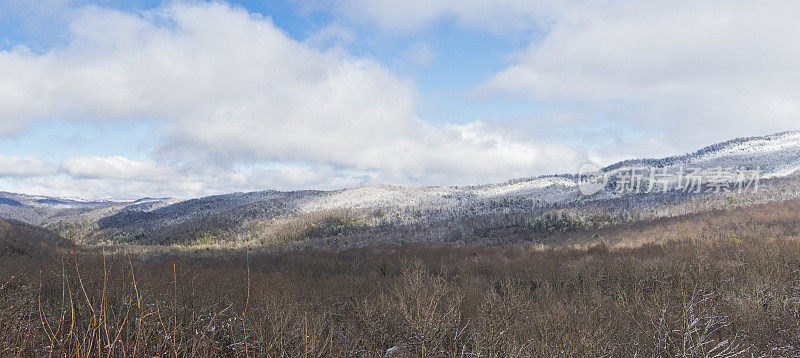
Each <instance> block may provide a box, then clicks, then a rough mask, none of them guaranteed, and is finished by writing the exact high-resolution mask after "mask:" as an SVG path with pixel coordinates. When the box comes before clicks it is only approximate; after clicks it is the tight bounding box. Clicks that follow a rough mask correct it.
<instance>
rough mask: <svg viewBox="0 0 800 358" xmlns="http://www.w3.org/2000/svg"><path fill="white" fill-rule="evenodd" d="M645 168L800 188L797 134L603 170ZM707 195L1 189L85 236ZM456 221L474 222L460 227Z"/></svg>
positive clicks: (244, 236) (764, 195) (339, 228)
mask: <svg viewBox="0 0 800 358" xmlns="http://www.w3.org/2000/svg"><path fill="white" fill-rule="evenodd" d="M642 166H649V167H658V168H676V167H680V166H682V167H691V168H702V169H710V168H715V167H725V168H739V167H747V168H761V169H762V170H763V171H764V175H765V177H767V178H773V179H774V180H772V181H765V182H764V183H763V189H764V190H763V191H762V192H761V193H759V194H758V195H751V196H749V197H747V198H746V200H748V202H750V201H753V202H755V201H759V202H764V201H770V200H783V199H786V198H792V197H794V196H796V195H799V194H797V192H799V191H800V189H796V188H797V187H798V185H797V180H795V179H793V178H794V177H787V176H788V175H790V174H792V173H794V172H796V171H797V170H798V169H800V132H785V133H779V134H775V135H771V136H764V137H751V138H741V139H734V140H731V141H727V142H723V143H719V144H715V145H712V146H709V147H706V148H703V149H701V150H699V151H696V152H694V153H690V154H686V155H681V156H674V157H667V158H660V159H638V160H629V161H623V162H620V163H616V164H613V165H610V166H608V167H606V168H604V169H603V171H604V172H606V173H607V174H608V175H609V176H611V177H614V176H619V175H621V173H623V172H624V171H625V170H627V169H629V168H634V167H642ZM782 178H784V179H782ZM787 188H789V189H787ZM705 196H706V194H705V193H702V194H687V193H681V192H677V191H674V192H669V193H650V194H648V195H642V193H637V194H635V195H634V194H632V193H620V192H614V191H611V190H606V191H604V192H601V193H599V194H596V195H592V196H588V197H587V196H583V195H582V194H581V193H580V192H579V190H578V187H577V183H576V176H575V175H557V176H544V177H535V178H524V179H516V180H511V181H508V182H506V183H500V184H486V185H477V186H461V187H456V186H429V187H414V186H393V185H378V186H369V187H361V188H354V189H343V190H336V191H294V192H278V191H262V192H251V193H233V194H227V195H217V196H210V197H204V198H198V199H191V200H180V199H152V198H146V199H141V200H137V201H126V202H114V201H83V200H76V199H60V198H50V197H40V196H26V195H21V194H13V193H0V217H6V218H10V219H15V220H20V221H24V222H27V223H30V224H35V225H42V226H46V227H49V228H53V229H54V230H56V231H58V232H60V233H62V234H64V235H65V236H67V237H69V238H71V239H73V240H75V241H80V242H86V243H91V242H101V241H110V242H134V243H143V244H171V243H187V242H195V243H197V242H202V243H210V242H219V241H253V240H255V241H259V242H285V241H287V240H288V241H292V240H302V239H303V238H308V237H326V236H330V235H336V236H342V235H345V236H359V235H361V236H368V235H372V236H373V237H374V236H377V235H382V236H385V237H395V236H397V235H398V234H397V233H398V232H407V233H408V234H407V235H406V236H408V235H412V232H414V233H413V236H414V239H426V238H424V237H421V236H422V235H428V236H431V237H435V238H436V239H437V240H440V239H452V238H453V237H456V236H463V235H473V234H474V233H475V232H477V231H480V230H483V229H482V227H483V228H492V227H502V226H504V225H505V226H509V225H512V226H513V225H532V223H533V222H535V221H537V220H540V218H541V217H542V216H543V215H545V214H546V213H548V212H551V211H553V210H562V211H563V210H566V209H569V210H571V211H572V212H573V214H574V213H575V212H584V213H585V212H592V213H593V214H574V215H579V216H582V217H584V218H582V219H581V220H586V219H585V217H586V216H587V215H597V214H596V212H598V211H602V212H604V214H603V215H605V216H606V217H610V216H613V215H618V216H620V217H631V216H641V215H669V213H670V212H674V211H675V210H676V209H675V208H676V207H677V206H680V205H683V206H684V207H686V205H688V204H685V203H688V202H690V201H692V200H698V197H705ZM725 200H729V199H725ZM581 208H583V209H581ZM576 210H577V211H576ZM680 210H689V209H685V208H684V209H680ZM623 212H624V213H623ZM604 220H606V219H604ZM609 220H610V219H609ZM484 221H485V222H486V223H485V224H476V223H478V222H484ZM459 225H460V226H462V227H463V226H465V225H466V226H469V227H471V228H472V229H470V230H460V229H459V228H458V227H459ZM481 225H483V226H481ZM398 228H401V229H398ZM437 228H438V229H437ZM437 230H438V231H437ZM421 233H422V234H421ZM456 233H457V234H456ZM400 236H402V235H400Z"/></svg>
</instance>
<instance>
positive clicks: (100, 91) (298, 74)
mask: <svg viewBox="0 0 800 358" xmlns="http://www.w3.org/2000/svg"><path fill="white" fill-rule="evenodd" d="M72 18H73V20H72V22H71V25H70V32H71V40H70V41H69V43H68V44H66V45H65V46H64V47H63V48H58V49H54V50H51V51H49V52H46V53H44V54H35V53H31V52H28V51H26V50H25V49H15V50H12V51H8V52H3V53H0V123H4V124H5V125H6V126H5V127H4V126H0V131H4V132H5V133H8V132H11V131H13V130H14V129H17V128H20V127H23V126H24V125H25V124H26V123H29V122H31V121H35V120H38V119H41V118H48V117H59V118H67V119H69V120H95V121H104V120H130V119H131V118H148V119H152V120H155V121H159V122H161V123H163V126H160V127H159V128H163V130H164V131H165V132H164V133H162V136H161V137H164V138H166V140H165V141H164V142H162V144H161V150H160V151H159V152H158V153H159V155H158V158H157V161H156V162H148V161H146V162H141V161H133V160H130V159H126V158H123V157H75V158H68V159H65V160H64V161H63V162H62V165H61V167H62V172H63V173H66V174H69V175H70V176H71V178H70V179H69V180H80V179H86V178H97V179H100V178H104V179H108V180H123V181H125V180H127V181H131V182H137V183H146V182H150V183H152V182H159V183H172V182H176V181H181V180H182V181H185V182H197V183H200V184H198V185H197V186H195V188H196V189H197V190H198V192H199V191H203V192H205V191H208V190H214V189H213V188H225V189H230V188H233V187H236V186H237V185H232V184H231V183H230V182H228V180H229V179H230V180H234V182H236V181H237V180H238V182H241V183H242V185H241V186H242V187H247V186H248V185H251V187H249V188H250V189H263V188H265V187H264V186H257V185H258V184H259V183H254V182H252V181H248V179H247V178H246V177H247V175H248V174H244V173H238V174H235V175H234V176H233V177H227V176H224V175H222V176H212V179H208V178H205V179H201V178H199V177H198V174H197V173H200V172H203V173H205V172H204V171H201V170H199V169H198V168H202V167H203V166H207V165H211V164H213V163H227V164H214V165H212V167H213V168H215V170H222V171H230V170H231V169H230V168H231V163H250V164H251V165H254V166H258V165H261V164H275V165H277V166H278V167H279V168H280V167H287V168H292V167H294V166H296V165H301V166H302V167H303V168H310V169H309V170H311V171H313V172H317V173H319V172H323V173H326V174H327V175H328V176H327V178H326V182H325V183H322V182H319V181H316V183H317V184H319V185H321V186H327V184H329V183H339V184H344V183H357V182H359V183H360V182H364V181H366V182H368V183H374V182H376V181H378V182H381V181H384V182H386V181H388V182H394V183H425V184H432V183H448V184H450V183H476V182H485V181H489V180H506V179H508V178H510V177H518V176H529V175H535V174H539V173H544V172H552V171H566V170H571V169H572V168H573V167H576V166H577V163H578V162H579V161H580V160H582V159H583V158H584V157H585V153H583V152H582V151H579V150H575V149H572V148H569V147H566V146H563V145H551V144H546V143H545V144H539V143H533V142H531V141H529V140H525V139H520V138H516V139H512V138H510V137H509V136H507V135H505V134H504V133H501V132H499V131H496V130H492V129H491V128H489V127H488V126H486V125H485V124H482V123H471V124H467V125H444V126H442V125H433V124H430V123H427V122H425V121H423V120H420V119H419V118H417V117H416V115H415V111H414V107H415V102H416V100H415V96H416V95H417V94H416V93H415V90H414V88H413V86H412V85H411V84H410V83H409V82H408V81H405V80H403V79H400V78H398V77H397V76H395V75H394V74H393V73H392V72H390V71H389V70H387V69H386V68H384V67H383V66H381V65H379V64H377V63H375V62H374V61H371V60H369V59H365V58H359V57H354V56H351V55H349V54H347V53H345V52H344V51H343V50H342V49H341V48H338V47H335V48H333V49H330V50H318V49H317V48H315V47H314V46H312V45H309V44H308V43H303V42H297V41H295V40H292V39H290V38H288V37H287V36H286V35H285V34H284V33H283V32H282V31H281V30H279V29H278V28H276V27H275V26H274V25H273V24H272V22H271V21H270V19H268V18H264V17H261V16H259V15H254V14H249V13H247V12H246V11H244V10H242V9H238V8H232V7H230V6H228V5H224V4H219V3H211V4H206V3H172V4H170V5H166V6H165V7H161V8H158V9H156V10H152V11H149V12H145V13H142V14H131V13H127V12H120V11H112V10H105V9H100V8H95V7H87V8H83V9H81V10H79V11H78V13H77V14H75V15H74V16H72ZM184 154H186V155H187V156H190V157H192V158H193V159H191V160H189V159H186V158H184V157H183V155H184ZM209 159H211V161H209ZM178 162H180V163H182V164H181V165H180V168H179V169H170V168H175V166H174V165H173V163H178ZM163 163H168V164H163ZM209 163H211V164H209ZM281 173H282V174H283V175H284V177H287V175H288V174H291V173H288V174H287V173H286V172H280V170H278V172H277V174H281ZM301 173H302V172H301ZM273 174H276V173H273ZM249 175H255V174H254V173H250V174H249ZM294 175H295V176H296V175H297V174H296V173H295V174H294ZM242 176H244V177H245V178H242ZM289 176H290V175H289ZM302 176H312V177H314V176H313V175H312V174H310V173H305V174H302ZM175 178H178V179H177V180H176V179H175ZM214 178H219V179H214ZM231 178H233V179H231ZM237 178H238V179H237ZM348 178H349V179H348ZM353 178H359V179H357V180H356V179H353ZM195 179H197V180H195ZM215 180H218V182H217V183H215V182H214V181H215ZM354 180H355V181H354ZM298 182H300V184H299V186H300V185H303V184H302V181H298ZM312 182H313V181H312ZM274 183H275V182H274V181H273V182H268V183H266V184H267V185H268V184H274ZM53 185H56V184H53ZM162 185H165V186H167V185H166V184H162ZM215 185H216V186H215ZM56 186H57V185H56ZM209 188H211V189H209ZM176 190H183V189H181V188H178V189H176Z"/></svg>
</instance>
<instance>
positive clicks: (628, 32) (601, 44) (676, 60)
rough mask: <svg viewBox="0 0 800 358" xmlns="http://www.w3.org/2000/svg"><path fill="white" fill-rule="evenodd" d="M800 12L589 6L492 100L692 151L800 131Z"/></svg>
mask: <svg viewBox="0 0 800 358" xmlns="http://www.w3.org/2000/svg"><path fill="white" fill-rule="evenodd" d="M799 12H800V3H798V2H795V1H779V0H776V1H762V2H750V1H701V2H697V1H641V2H586V3H582V4H580V5H576V6H574V7H572V8H571V9H570V11H566V12H563V13H560V14H557V15H556V16H554V20H553V23H552V25H551V27H550V30H549V31H548V32H547V33H546V34H545V36H544V38H543V39H542V40H541V41H535V42H533V43H532V44H531V45H530V47H529V48H527V49H526V50H524V51H522V52H520V53H518V54H517V55H516V56H515V57H514V61H513V63H512V64H511V65H510V66H509V67H508V68H507V69H505V70H504V71H502V72H500V73H499V74H497V75H496V76H495V77H494V78H493V79H492V80H491V81H489V83H487V85H486V86H485V87H484V88H483V90H484V91H489V92H492V91H494V92H498V91H499V92H504V93H511V94H514V95H516V96H521V97H523V98H529V99H531V100H534V101H536V102H539V103H557V104H561V105H565V107H572V108H581V110H582V111H591V112H594V115H595V116H604V117H606V118H609V117H610V118H614V119H615V120H617V121H619V122H620V123H622V125H623V126H625V127H627V128H628V129H632V130H633V131H638V132H642V133H649V134H651V135H652V137H653V138H657V139H660V140H664V141H668V142H672V143H674V144H675V145H676V147H677V148H680V149H681V150H690V149H693V148H695V147H697V146H699V145H702V144H707V143H710V142H714V141H718V140H723V139H728V138H731V137H735V136H747V135H756V134H769V133H773V132H777V131H782V130H788V129H800V121H798V117H800V68H799V67H798V66H797V65H796V64H797V63H798V62H799V61H800V43H798V42H797V41H796V40H795V37H796V34H798V33H800V23H799V22H797V21H796V16H795V15H796V14H797V13H799ZM592 119H593V118H584V120H583V121H582V122H580V123H579V124H581V125H586V124H587V123H588V122H589V121H590V120H592ZM661 154H663V153H661Z"/></svg>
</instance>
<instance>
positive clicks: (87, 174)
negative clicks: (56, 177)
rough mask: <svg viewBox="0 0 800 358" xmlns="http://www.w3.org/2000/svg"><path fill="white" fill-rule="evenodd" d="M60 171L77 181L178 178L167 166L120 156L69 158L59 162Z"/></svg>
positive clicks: (165, 179) (159, 180) (157, 180)
mask: <svg viewBox="0 0 800 358" xmlns="http://www.w3.org/2000/svg"><path fill="white" fill-rule="evenodd" d="M61 171H63V172H64V173H67V174H69V175H70V176H72V177H74V178H77V179H123V180H133V181H150V182H166V181H171V180H175V179H176V178H179V176H178V175H177V173H176V172H175V171H174V170H173V169H172V168H169V167H167V166H163V165H159V164H157V163H155V162H149V161H138V160H131V159H128V158H125V157H122V156H110V157H85V156H78V157H69V158H65V159H64V160H62V161H61Z"/></svg>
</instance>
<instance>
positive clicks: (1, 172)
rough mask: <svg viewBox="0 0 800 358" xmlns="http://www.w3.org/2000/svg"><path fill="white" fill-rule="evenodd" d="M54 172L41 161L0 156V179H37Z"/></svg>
mask: <svg viewBox="0 0 800 358" xmlns="http://www.w3.org/2000/svg"><path fill="white" fill-rule="evenodd" d="M54 172H55V170H54V169H53V168H51V167H50V166H49V165H47V163H45V162H43V161H41V160H39V159H36V158H33V157H17V156H5V155H2V154H0V177H36V176H42V175H47V174H52V173H54Z"/></svg>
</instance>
